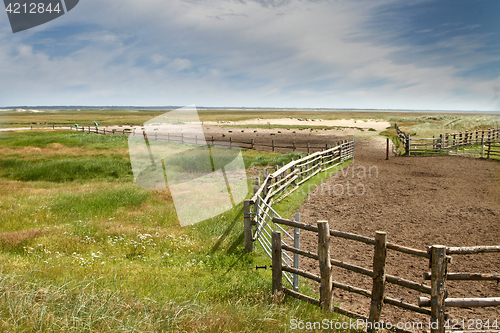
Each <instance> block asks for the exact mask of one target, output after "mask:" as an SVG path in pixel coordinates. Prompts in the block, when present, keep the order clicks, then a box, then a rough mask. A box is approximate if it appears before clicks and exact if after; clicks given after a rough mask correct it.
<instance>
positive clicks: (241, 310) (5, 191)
mask: <svg viewBox="0 0 500 333" xmlns="http://www.w3.org/2000/svg"><path fill="white" fill-rule="evenodd" d="M0 151H1V155H0V165H1V168H0V187H1V189H2V190H1V192H0V245H1V252H0V265H1V269H2V270H1V273H0V328H1V330H2V331H9V332H70V331H72V332H73V331H78V332H117V331H119V332H162V331H165V332H278V331H280V332H282V331H285V330H286V329H287V327H289V322H290V320H291V319H292V318H299V319H307V320H311V321H314V320H318V321H319V320H321V319H323V318H330V319H334V320H337V319H339V318H338V317H337V316H336V315H334V314H329V315H325V314H324V313H322V312H321V310H320V309H318V308H316V307H314V306H312V305H308V304H306V303H303V302H300V301H296V300H291V299H287V300H286V301H285V302H278V301H279V300H278V299H275V298H273V297H272V296H271V292H270V289H271V272H270V270H263V269H261V270H256V269H255V266H256V265H268V264H269V261H270V260H269V259H268V258H267V257H266V256H264V255H263V253H262V252H261V251H259V250H258V251H257V252H255V253H251V254H248V253H245V252H244V251H243V244H242V241H243V233H242V232H243V223H242V220H243V217H242V204H240V205H238V206H236V207H235V208H234V209H232V210H230V211H228V212H226V213H224V214H222V215H220V216H217V217H215V218H213V219H210V220H207V221H204V222H201V223H198V224H196V225H194V226H191V227H185V228H180V227H179V226H178V222H177V217H176V213H175V209H174V205H173V203H172V199H171V197H170V195H169V193H168V191H159V190H143V189H141V188H139V187H137V186H136V185H135V184H134V182H133V175H132V172H131V169H130V161H129V157H128V151H127V138H126V137H123V136H118V135H117V136H111V135H109V136H102V135H93V134H84V133H75V132H63V131H25V132H9V133H1V134H0ZM292 156H295V157H296V155H294V154H275V153H265V152H256V151H244V160H245V165H246V167H247V168H248V171H249V172H250V171H251V170H254V169H255V170H258V169H259V168H261V167H262V166H266V165H274V164H280V163H281V162H287V161H289V160H290V158H291V157H292ZM254 172H257V171H254ZM321 179H322V178H321V177H316V178H315V179H313V180H311V181H310V183H309V184H317V183H319V182H320V181H321ZM305 188H307V183H306V185H305ZM306 195H307V193H305V192H304V191H297V192H296V193H295V194H294V195H293V196H291V197H290V198H289V199H288V200H284V201H283V202H282V203H281V205H280V206H278V207H277V208H278V209H279V211H280V212H282V214H283V216H287V217H289V216H291V214H293V212H294V211H295V210H296V209H297V207H298V206H299V205H300V203H301V202H302V200H304V198H305V197H306ZM301 292H304V293H306V294H309V295H315V291H314V290H312V289H311V288H310V287H309V286H308V285H303V286H302V287H301Z"/></svg>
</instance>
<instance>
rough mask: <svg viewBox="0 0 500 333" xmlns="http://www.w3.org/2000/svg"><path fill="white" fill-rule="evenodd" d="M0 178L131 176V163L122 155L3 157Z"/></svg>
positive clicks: (63, 179)
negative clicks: (53, 157)
mask: <svg viewBox="0 0 500 333" xmlns="http://www.w3.org/2000/svg"><path fill="white" fill-rule="evenodd" d="M0 177H3V178H5V179H12V180H20V181H47V182H72V181H91V180H94V181H96V180H97V181H103V180H121V181H124V180H128V181H130V180H131V179H132V170H131V166H130V162H129V161H127V160H125V159H123V158H122V157H120V156H115V157H108V156H96V157H84V158H79V157H72V158H64V157H63V158H62V159H47V158H40V159H32V158H23V157H9V158H0Z"/></svg>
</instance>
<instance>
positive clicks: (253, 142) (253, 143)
mask: <svg viewBox="0 0 500 333" xmlns="http://www.w3.org/2000/svg"><path fill="white" fill-rule="evenodd" d="M254 145H255V141H254V139H252V148H251V149H254V148H253V147H254Z"/></svg>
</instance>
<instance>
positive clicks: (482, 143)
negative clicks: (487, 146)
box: [481, 138, 484, 158]
mask: <svg viewBox="0 0 500 333" xmlns="http://www.w3.org/2000/svg"><path fill="white" fill-rule="evenodd" d="M481 158H484V138H481Z"/></svg>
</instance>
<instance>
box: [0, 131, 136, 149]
mask: <svg viewBox="0 0 500 333" xmlns="http://www.w3.org/2000/svg"><path fill="white" fill-rule="evenodd" d="M55 143H57V144H61V145H63V146H65V147H80V148H85V149H86V150H94V149H102V150H113V149H121V148H127V147H128V138H127V137H126V136H123V135H95V134H92V133H90V134H89V133H81V132H72V131H64V132H61V131H23V132H6V133H1V134H0V148H22V147H37V148H46V147H47V146H49V145H50V144H55Z"/></svg>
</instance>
